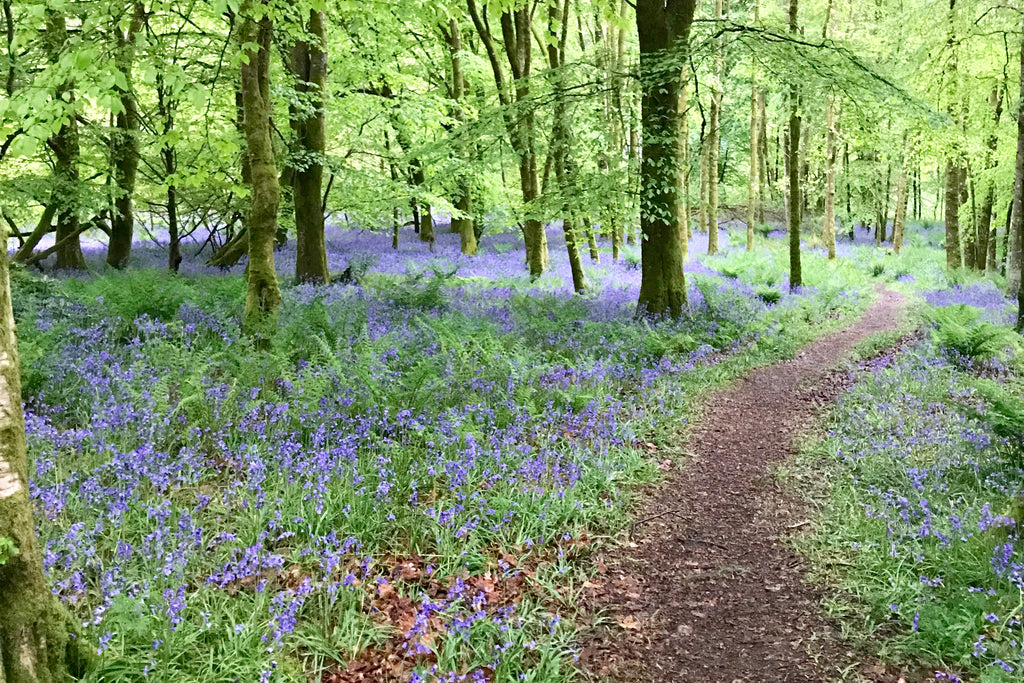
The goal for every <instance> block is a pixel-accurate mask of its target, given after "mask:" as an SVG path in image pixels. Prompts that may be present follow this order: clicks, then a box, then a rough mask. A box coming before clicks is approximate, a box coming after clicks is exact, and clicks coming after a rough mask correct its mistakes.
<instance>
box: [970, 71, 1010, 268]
mask: <svg viewBox="0 0 1024 683" xmlns="http://www.w3.org/2000/svg"><path fill="white" fill-rule="evenodd" d="M989 102H990V103H991V105H992V119H993V123H994V124H995V125H996V126H998V125H999V120H1000V119H1001V118H1002V115H1003V91H1002V89H1001V88H993V89H992V94H991V95H990V96H989ZM998 146H999V138H998V137H997V136H996V135H995V133H994V132H993V133H992V134H991V135H989V138H988V154H987V158H986V160H985V161H986V163H985V165H986V168H988V169H993V168H995V166H996V165H997V163H998V162H997V161H996V155H995V154H996V150H997V148H998ZM995 201H996V188H995V183H993V182H992V180H991V178H989V179H988V181H987V182H986V187H985V197H984V199H983V200H982V202H981V212H980V213H979V214H978V253H977V255H976V257H975V264H976V265H977V267H978V270H981V271H985V270H990V269H991V268H992V265H994V262H995V255H993V256H992V259H991V261H992V264H990V263H989V253H990V251H991V248H990V245H992V244H994V240H995V230H993V229H992V209H993V207H994V206H995Z"/></svg>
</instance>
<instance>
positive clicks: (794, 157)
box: [786, 0, 803, 289]
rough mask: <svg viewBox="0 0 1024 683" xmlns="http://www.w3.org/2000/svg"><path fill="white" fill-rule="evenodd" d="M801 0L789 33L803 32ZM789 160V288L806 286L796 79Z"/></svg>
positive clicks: (793, 3)
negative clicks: (799, 20) (802, 262)
mask: <svg viewBox="0 0 1024 683" xmlns="http://www.w3.org/2000/svg"><path fill="white" fill-rule="evenodd" d="M797 3H798V0H789V32H790V33H792V34H793V35H794V36H795V35H797V34H798V33H799V31H800V27H799V25H798V23H797V11H798V6H797ZM787 140H788V142H787V147H786V160H787V162H788V163H787V165H786V167H787V170H788V172H789V212H788V214H789V215H788V221H789V288H790V289H796V288H797V287H800V286H802V285H803V278H802V275H801V272H800V218H801V216H800V213H801V209H802V208H803V203H802V201H801V196H800V195H801V191H800V89H799V86H798V85H797V83H796V81H795V80H793V81H792V82H791V83H790V86H789V129H788V135H787Z"/></svg>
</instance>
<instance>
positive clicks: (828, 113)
mask: <svg viewBox="0 0 1024 683" xmlns="http://www.w3.org/2000/svg"><path fill="white" fill-rule="evenodd" d="M829 6H830V7H831V3H830V4H829ZM825 139H826V143H825V145H826V150H825V217H824V218H823V219H822V224H821V241H822V242H824V243H825V249H827V250H828V258H829V260H830V261H831V260H832V259H834V258H835V257H836V156H837V155H838V153H839V150H838V146H837V144H836V121H835V101H834V99H833V97H832V96H831V95H829V96H827V97H826V100H825Z"/></svg>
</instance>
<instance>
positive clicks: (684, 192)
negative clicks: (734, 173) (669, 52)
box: [676, 67, 690, 263]
mask: <svg viewBox="0 0 1024 683" xmlns="http://www.w3.org/2000/svg"><path fill="white" fill-rule="evenodd" d="M680 79H681V82H680V84H679V143H678V152H679V162H678V163H679V187H677V188H676V191H677V192H678V193H679V218H678V220H679V239H680V240H681V242H682V249H683V262H684V263H685V262H686V261H687V260H689V258H690V114H689V111H688V109H689V106H690V88H689V85H690V70H689V68H685V67H684V68H683V71H682V75H681V76H680Z"/></svg>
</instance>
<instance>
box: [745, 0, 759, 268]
mask: <svg viewBox="0 0 1024 683" xmlns="http://www.w3.org/2000/svg"><path fill="white" fill-rule="evenodd" d="M760 19H761V16H760V5H759V4H758V0H754V23H755V24H756V23H758V21H760ZM757 114H758V106H757V73H756V67H755V65H754V63H752V64H751V77H750V165H749V168H748V173H749V176H750V178H749V181H748V184H747V251H752V250H753V249H754V223H755V221H756V220H757V204H758V196H757V194H758V182H757V181H758V173H759V171H760V168H761V163H760V160H759V159H758V154H757V153H758V151H759V150H760V147H761V143H760V140H759V139H758V138H759V136H760V133H761V124H760V122H759V121H758V120H757Z"/></svg>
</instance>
